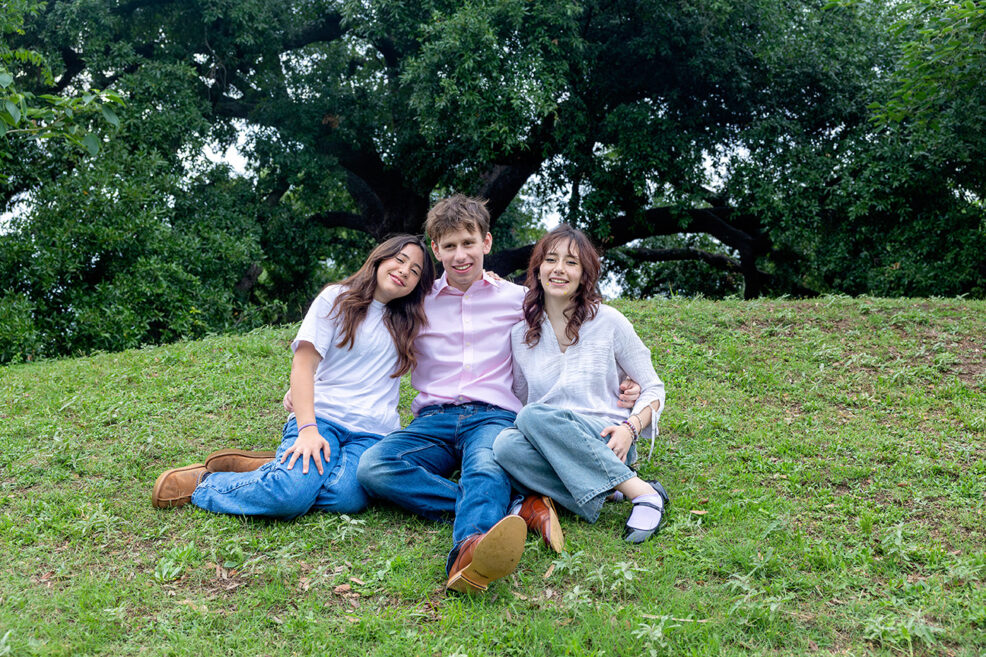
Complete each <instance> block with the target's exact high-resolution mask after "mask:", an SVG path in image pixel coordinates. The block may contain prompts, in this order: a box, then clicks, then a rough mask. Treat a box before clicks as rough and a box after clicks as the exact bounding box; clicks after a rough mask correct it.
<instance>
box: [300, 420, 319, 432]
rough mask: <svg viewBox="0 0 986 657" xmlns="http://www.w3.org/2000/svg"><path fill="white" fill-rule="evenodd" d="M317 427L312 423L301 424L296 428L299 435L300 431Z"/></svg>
mask: <svg viewBox="0 0 986 657" xmlns="http://www.w3.org/2000/svg"><path fill="white" fill-rule="evenodd" d="M317 426H318V425H317V424H316V423H314V422H309V423H308V424H303V425H301V426H300V427H298V433H301V430H302V429H307V428H308V427H317Z"/></svg>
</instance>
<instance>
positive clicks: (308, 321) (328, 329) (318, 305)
mask: <svg viewBox="0 0 986 657" xmlns="http://www.w3.org/2000/svg"><path fill="white" fill-rule="evenodd" d="M341 291H342V289H341V288H340V287H339V286H338V285H330V286H329V287H327V288H325V289H324V290H322V292H321V293H319V295H318V296H317V297H315V300H314V301H312V305H311V306H310V307H309V308H308V312H307V313H306V314H305V319H304V320H302V322H301V327H300V328H299V329H298V335H297V336H295V339H294V341H293V342H292V343H291V350H292V351H297V350H298V346H299V344H300V343H301V342H311V343H312V345H314V346H315V350H316V351H317V352H318V354H319V355H320V356H321V357H322V358H325V357H326V354H328V353H329V351H330V350H331V349H332V348H333V347H334V346H335V343H336V341H337V340H338V338H337V337H336V329H337V324H338V322H336V320H335V319H331V320H330V319H329V314H330V313H331V312H332V304H333V302H334V301H335V300H336V297H338V296H339V293H340V292H341Z"/></svg>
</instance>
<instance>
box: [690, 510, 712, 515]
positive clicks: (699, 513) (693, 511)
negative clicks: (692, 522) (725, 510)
mask: <svg viewBox="0 0 986 657" xmlns="http://www.w3.org/2000/svg"><path fill="white" fill-rule="evenodd" d="M691 512H692V513H693V514H695V515H697V516H704V515H705V514H706V513H708V511H705V510H703V509H692V511H691Z"/></svg>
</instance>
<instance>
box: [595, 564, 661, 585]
mask: <svg viewBox="0 0 986 657" xmlns="http://www.w3.org/2000/svg"><path fill="white" fill-rule="evenodd" d="M647 572H650V571H649V570H647V569H646V568H637V567H636V566H634V565H633V564H632V563H630V562H628V561H621V562H619V563H617V564H616V565H615V566H611V565H608V564H603V565H601V566H599V568H597V569H596V570H595V571H594V572H593V573H592V574H591V575H589V577H588V578H587V581H589V582H592V583H595V584H596V586H597V588H598V590H600V591H606V590H609V591H617V590H619V591H624V592H627V591H629V589H630V586H631V583H632V582H633V578H634V573H647Z"/></svg>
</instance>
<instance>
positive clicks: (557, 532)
mask: <svg viewBox="0 0 986 657" xmlns="http://www.w3.org/2000/svg"><path fill="white" fill-rule="evenodd" d="M541 499H542V500H544V503H545V504H546V505H547V506H548V509H549V510H550V511H551V516H550V520H549V523H550V528H551V530H550V531H551V536H550V537H547V536H546V537H545V542H546V543H547V544H548V547H550V548H551V549H552V550H554V551H555V552H557V553H559V554H561V551H562V550H564V549H565V534H563V533H562V530H561V521H559V520H558V510H557V509H555V502H554V500H552V499H551V498H550V497H548V496H547V495H545V496H544V497H542V498H541Z"/></svg>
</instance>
